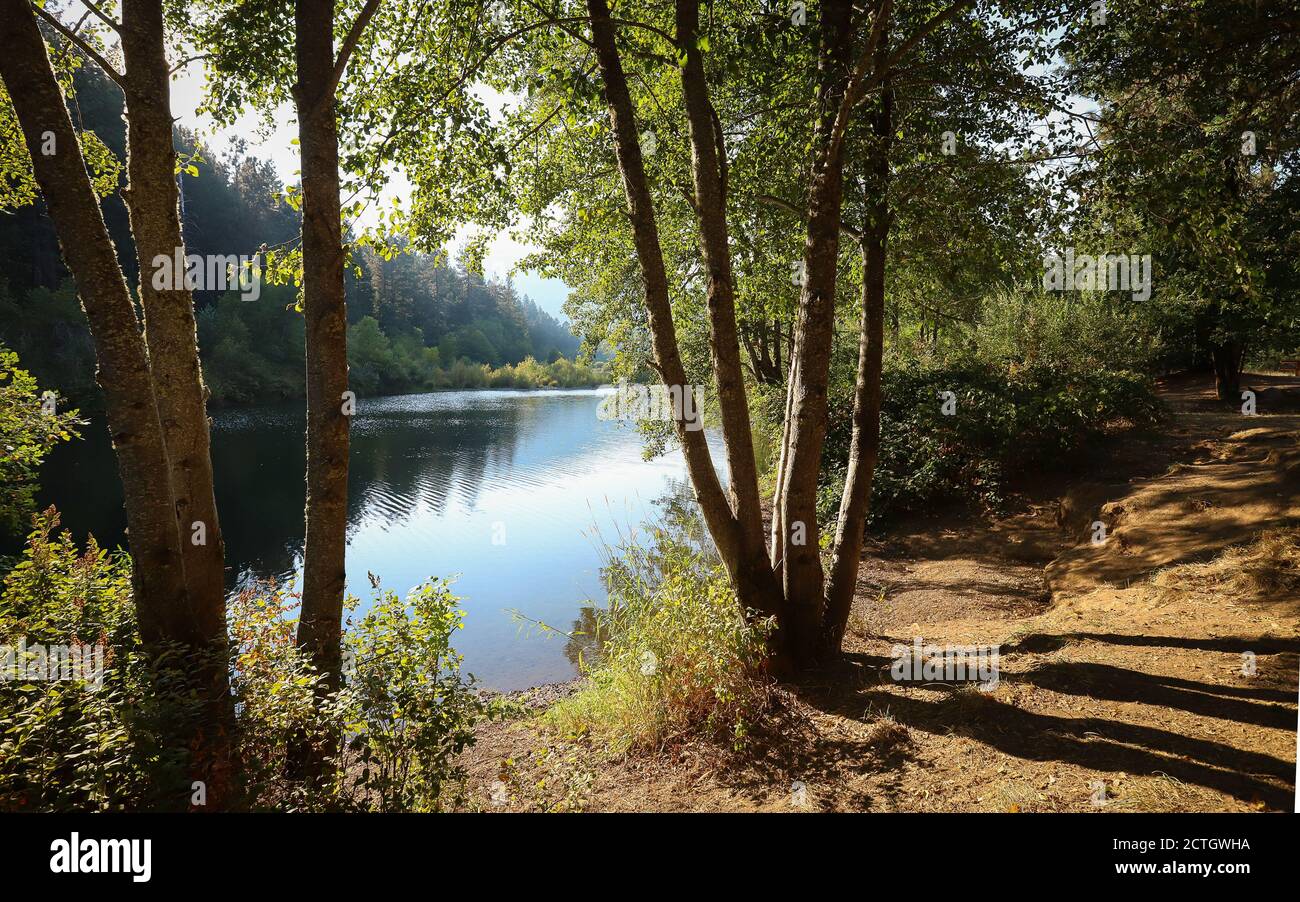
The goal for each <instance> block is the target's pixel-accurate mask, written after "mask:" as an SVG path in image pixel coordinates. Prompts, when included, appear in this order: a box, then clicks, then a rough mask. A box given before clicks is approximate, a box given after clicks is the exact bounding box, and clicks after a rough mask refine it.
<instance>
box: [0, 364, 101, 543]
mask: <svg viewBox="0 0 1300 902" xmlns="http://www.w3.org/2000/svg"><path fill="white" fill-rule="evenodd" d="M43 401H44V402H45V403H48V404H53V405H55V406H54V407H52V408H47V407H45V406H44V405H43ZM57 402H58V399H57V398H56V397H55V396H54V395H53V394H50V395H47V396H45V397H44V398H42V396H41V395H40V394H38V388H37V385H36V380H35V379H33V378H32V376H31V374H30V373H28V372H27V371H26V370H23V369H19V367H18V355H17V354H15V353H14V352H13V351H10V350H9V349H8V348H6V347H4V346H3V345H0V534H5V533H15V532H17V531H18V530H19V528H20V524H21V523H22V522H23V521H24V520H25V519H26V517H27V514H29V513H30V512H31V510H32V506H33V503H34V499H35V496H36V490H37V489H38V488H39V486H38V484H37V481H36V477H37V473H38V471H39V470H40V467H41V462H42V461H43V460H44V459H45V455H46V454H48V453H49V452H50V449H51V448H53V447H54V446H55V445H57V444H58V443H59V442H66V441H68V440H69V439H71V438H74V437H76V436H77V431H76V427H77V425H78V424H79V423H80V422H81V421H80V420H78V419H77V411H76V410H68V411H63V412H59V411H58V408H57Z"/></svg>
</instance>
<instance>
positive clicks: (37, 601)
mask: <svg viewBox="0 0 1300 902" xmlns="http://www.w3.org/2000/svg"><path fill="white" fill-rule="evenodd" d="M57 527H58V515H57V514H56V513H55V512H54V511H53V509H50V510H49V511H47V512H45V513H44V514H42V515H40V516H39V517H37V518H36V523H35V528H34V529H33V531H32V533H31V535H30V536H29V539H28V543H27V546H26V548H25V550H24V553H23V556H22V558H21V560H20V561H19V562H18V564H17V565H16V566H15V567H14V568H13V569H12V570H11V571H10V572H9V574H8V575H7V576H6V578H5V583H4V590H3V594H0V645H9V646H16V645H17V644H18V643H19V641H20V639H21V640H25V646H26V647H27V648H31V647H32V646H34V645H38V644H40V645H50V646H53V645H70V646H99V647H100V648H102V649H103V659H102V660H103V663H104V666H103V669H102V681H99V684H98V685H96V684H95V683H96V681H94V680H92V681H90V682H87V681H85V680H77V679H71V680H57V681H47V680H38V679H32V680H27V679H10V678H8V677H9V676H15V675H21V674H17V673H16V672H15V671H14V670H12V668H10V669H6V670H4V671H3V673H0V676H4V677H5V678H4V679H0V723H3V724H4V731H3V733H0V811H12V810H41V811H84V810H139V809H154V808H168V809H177V808H183V807H185V806H186V805H187V804H188V803H189V801H190V798H191V792H190V788H191V787H190V783H189V781H188V779H187V777H186V772H187V770H186V765H187V760H188V750H187V749H186V748H183V747H176V746H174V745H170V746H169V744H168V742H167V740H166V739H165V737H169V736H176V735H178V733H177V731H176V729H175V724H176V723H178V722H179V723H183V722H186V721H188V719H190V718H193V717H195V716H197V714H198V711H197V709H196V699H198V697H199V696H198V695H197V694H196V693H195V692H194V687H193V686H191V685H188V684H187V682H186V673H187V672H188V671H189V670H190V669H191V668H190V667H189V665H190V664H192V658H185V659H181V658H180V657H178V656H177V655H176V654H175V653H174V652H171V651H169V650H167V649H158V650H152V652H151V653H149V654H146V652H145V649H144V648H143V647H142V645H141V642H140V637H139V633H138V631H137V628H136V622H135V613H134V606H133V603H132V598H131V562H130V559H129V558H128V557H127V556H126V555H125V554H124V553H122V552H105V551H103V550H102V549H100V548H99V546H98V545H96V544H95V542H94V539H93V538H92V539H90V540H89V541H88V544H87V547H86V549H85V551H84V552H83V551H81V550H80V549H79V548H78V547H77V546H76V544H75V543H74V542H73V541H72V539H71V536H70V535H69V534H68V533H66V532H64V533H61V534H59V533H56V530H57ZM354 603H355V601H354ZM296 604H297V601H296V599H295V598H294V597H293V596H291V595H289V594H287V593H285V592H284V591H283V590H281V589H279V588H277V587H275V586H270V585H255V586H250V587H247V588H246V589H245V590H243V591H241V592H240V593H238V594H237V595H235V596H234V597H233V598H232V599H231V602H230V604H229V608H228V625H229V633H230V640H231V645H230V659H229V660H230V668H231V688H232V692H233V694H234V700H235V704H236V714H237V724H238V731H237V736H238V750H239V759H240V761H241V762H242V767H243V772H242V777H243V782H244V784H245V791H246V799H245V804H246V805H247V806H248V807H251V808H276V809H280V810H333V809H346V810H382V811H396V810H421V811H426V810H432V809H436V808H438V807H439V806H440V804H441V799H442V797H443V793H444V791H445V790H446V789H447V788H448V787H449V786H451V785H453V784H454V783H455V782H456V780H457V778H458V775H459V772H458V770H457V768H456V765H455V760H454V759H455V756H456V755H457V754H458V753H459V752H460V751H461V750H462V749H463V748H464V747H465V746H466V745H467V744H469V743H470V742H472V741H473V725H474V723H475V722H476V721H477V720H478V719H479V718H481V717H485V716H496V715H497V714H499V713H500V711H501V710H502V705H501V704H500V703H490V702H488V701H486V700H484V699H482V698H481V697H480V696H479V695H478V694H476V693H475V692H474V691H473V690H472V688H471V686H472V678H471V679H463V678H462V677H461V674H460V656H459V655H457V654H456V652H455V651H454V650H453V649H452V647H451V637H452V634H453V633H454V632H455V630H457V629H459V627H460V623H461V612H460V609H459V607H458V605H457V599H456V598H455V596H453V595H452V594H451V592H450V591H449V589H448V586H447V584H446V583H445V582H438V581H432V582H429V583H426V584H425V585H423V586H420V587H418V588H417V589H415V590H414V591H412V592H411V594H410V595H409V596H408V597H407V598H406V599H405V600H402V599H399V598H398V597H397V595H396V594H395V593H393V592H391V591H389V592H385V593H383V594H382V595H381V596H380V597H379V598H378V599H377V600H376V602H375V604H374V606H373V608H372V609H371V610H370V611H369V612H368V613H367V614H366V615H365V616H364V617H362V618H361V619H360V620H359V621H358V622H357V623H355V624H352V625H351V626H350V629H349V631H348V632H347V633H346V634H345V637H344V648H345V657H346V660H348V661H349V662H351V666H349V667H348V668H346V673H345V682H344V686H343V688H342V689H341V690H340V691H339V692H338V693H337V694H335V695H332V696H322V694H321V693H319V691H318V690H319V679H318V677H317V675H316V673H315V672H314V671H313V670H312V668H311V666H310V665H309V664H308V662H307V659H306V657H305V656H304V655H303V654H302V653H301V652H300V651H299V650H298V648H297V646H296V645H295V643H294V630H295V622H294V620H293V617H292V613H293V610H294V608H295V607H296ZM29 657H30V656H29ZM17 658H18V655H17V654H15V655H14V659H15V660H16V659H17ZM9 663H10V662H9V659H7V658H3V657H0V664H3V665H5V666H8V665H9ZM29 675H30V674H29ZM330 736H343V737H345V738H346V742H345V743H344V745H343V746H342V748H341V750H340V753H339V755H338V757H337V758H335V759H334V760H333V761H332V770H331V772H330V779H327V780H325V781H323V783H321V784H319V785H306V784H302V783H298V782H296V781H293V780H290V779H289V778H287V777H286V773H288V761H289V753H290V749H291V748H292V747H293V744H294V743H296V742H300V741H302V739H303V737H306V738H307V740H308V741H312V742H322V741H324V740H325V739H326V738H328V737H330Z"/></svg>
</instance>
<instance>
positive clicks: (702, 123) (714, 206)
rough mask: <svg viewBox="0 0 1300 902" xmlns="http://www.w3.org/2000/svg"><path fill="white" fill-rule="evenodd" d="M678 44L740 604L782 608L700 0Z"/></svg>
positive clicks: (689, 5)
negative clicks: (771, 555)
mask: <svg viewBox="0 0 1300 902" xmlns="http://www.w3.org/2000/svg"><path fill="white" fill-rule="evenodd" d="M676 27H677V42H678V45H679V47H680V48H681V51H682V52H683V53H684V54H685V63H684V65H683V66H682V67H681V70H682V96H683V99H684V101H685V105H686V120H687V127H688V131H689V133H690V140H691V170H692V174H693V177H694V182H695V210H696V215H697V217H698V218H699V222H700V251H701V253H702V255H703V257H704V265H705V268H706V270H707V271H708V288H707V292H708V294H707V299H708V311H709V339H710V348H711V351H712V357H713V379H714V382H715V384H716V387H717V391H718V407H719V409H720V411H721V418H722V434H723V438H724V440H725V442H726V450H727V466H728V469H729V474H730V495H731V510H732V513H733V515H734V517H735V520H736V522H737V525H738V532H739V539H740V546H741V547H740V562H739V563H740V566H739V574H738V575H739V579H738V580H737V590H738V591H740V593H741V601H742V602H743V603H745V604H746V605H748V606H750V607H753V608H755V609H757V610H760V611H771V610H773V609H776V610H778V611H779V610H780V608H781V604H780V597H779V592H778V589H777V584H776V578H775V575H774V573H773V570H772V567H771V564H770V562H769V559H768V554H767V543H766V541H765V537H764V535H763V509H762V505H761V503H760V501H759V493H758V467H757V465H756V464H755V461H754V434H753V431H752V426H751V423H750V418H749V398H748V396H747V394H746V392H745V375H744V371H743V369H742V367H741V362H740V341H739V337H738V334H737V329H736V284H735V270H734V268H733V267H732V261H731V239H730V237H729V235H728V228H727V197H726V165H727V164H726V157H725V148H724V147H723V143H722V130H721V126H720V124H719V122H718V117H717V114H716V113H715V112H714V109H713V105H712V103H711V102H710V101H709V92H708V84H707V82H706V81H705V76H704V59H703V56H702V54H701V53H700V49H699V46H698V44H699V31H700V4H699V0H677V9H676Z"/></svg>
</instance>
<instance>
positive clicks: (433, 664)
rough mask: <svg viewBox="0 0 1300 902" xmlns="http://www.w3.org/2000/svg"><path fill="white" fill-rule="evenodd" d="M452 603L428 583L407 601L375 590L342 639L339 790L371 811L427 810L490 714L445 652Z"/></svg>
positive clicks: (439, 585)
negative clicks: (343, 676)
mask: <svg viewBox="0 0 1300 902" xmlns="http://www.w3.org/2000/svg"><path fill="white" fill-rule="evenodd" d="M457 602H458V599H457V598H456V596H454V595H452V594H451V590H450V588H449V587H448V585H447V583H446V582H444V581H430V582H427V583H425V584H423V585H421V586H418V587H417V588H415V589H413V590H412V591H411V592H410V593H409V594H408V595H407V596H406V598H405V599H401V598H399V597H398V595H397V594H396V593H395V592H393V591H391V590H389V591H385V592H383V593H382V594H381V595H380V597H379V598H378V599H377V600H376V602H375V604H374V605H373V606H372V607H371V609H370V610H369V611H368V612H366V615H365V616H364V617H362V618H361V620H360V622H358V623H357V624H355V625H354V626H353V627H352V628H351V629H349V630H348V632H347V633H346V634H345V637H344V661H345V673H347V683H346V686H345V687H344V689H343V691H342V692H341V693H340V694H339V697H338V699H337V701H336V709H335V710H336V712H337V713H336V715H335V716H336V720H337V721H338V722H339V724H340V725H341V726H342V727H343V728H344V730H345V731H346V734H347V737H348V738H347V741H346V743H345V745H344V750H343V754H344V760H343V762H342V765H341V767H340V769H339V773H340V777H341V783H342V791H343V792H344V794H345V795H346V796H347V797H348V798H349V799H350V800H351V801H353V802H354V803H360V804H363V805H365V806H366V807H372V808H375V809H377V810H379V811H434V810H437V809H439V808H440V807H442V805H443V790H444V787H445V786H446V785H447V784H449V783H452V782H455V781H457V780H459V779H460V777H461V776H462V774H461V772H460V770H459V768H458V767H457V766H456V757H457V756H458V755H459V754H460V753H461V751H463V750H464V749H465V747H466V746H468V745H470V744H471V743H472V742H473V741H474V732H473V725H474V723H475V721H477V720H478V719H480V718H482V717H490V716H494V715H495V714H497V713H498V712H499V711H500V710H501V708H500V703H488V702H485V701H484V700H483V698H482V697H480V696H479V695H478V694H477V693H475V692H474V691H472V689H471V686H472V677H471V678H468V679H465V678H462V677H461V673H460V665H461V660H462V659H461V656H460V655H459V654H457V653H456V651H455V650H454V649H453V648H452V646H451V636H452V634H453V633H454V632H455V631H456V630H458V629H460V628H461V624H462V621H463V617H464V615H463V613H462V611H461V609H460V607H459V605H458V604H457Z"/></svg>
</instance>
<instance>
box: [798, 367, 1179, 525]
mask: <svg viewBox="0 0 1300 902" xmlns="http://www.w3.org/2000/svg"><path fill="white" fill-rule="evenodd" d="M882 384H883V402H882V404H883V406H882V411H881V423H880V429H881V447H880V458H879V460H878V462H877V465H876V471H875V479H874V481H873V486H872V500H871V511H870V514H869V516H868V519H869V520H870V521H873V522H877V521H880V520H882V519H885V518H887V517H889V516H890V515H892V514H896V513H900V512H904V511H914V510H918V509H921V508H923V507H928V506H931V505H933V504H935V503H945V502H951V501H963V502H967V503H972V504H976V505H979V506H983V507H986V508H992V509H996V508H997V507H998V506H999V505H1001V503H1002V502H1003V500H1004V493H1005V491H1006V486H1007V483H1008V481H1009V480H1010V479H1012V478H1014V477H1015V476H1017V475H1020V474H1022V473H1026V472H1030V471H1043V470H1050V469H1053V468H1060V467H1063V466H1068V465H1069V464H1071V463H1072V462H1073V461H1075V460H1076V459H1077V458H1078V456H1079V454H1080V453H1081V452H1083V451H1084V450H1085V449H1086V448H1087V447H1088V445H1089V444H1090V443H1091V442H1092V441H1094V440H1095V439H1096V438H1097V437H1099V436H1100V435H1102V434H1103V433H1104V432H1105V431H1106V429H1107V428H1108V427H1110V426H1112V425H1114V424H1116V423H1118V422H1128V423H1132V424H1136V425H1148V424H1151V423H1153V422H1155V421H1156V420H1157V419H1158V418H1159V417H1160V414H1161V405H1160V402H1159V401H1158V399H1157V398H1156V397H1155V394H1154V392H1153V391H1152V388H1151V385H1150V382H1149V380H1148V379H1146V378H1145V377H1143V376H1140V375H1137V374H1135V373H1131V372H1127V371H1112V370H1105V369H1073V370H1065V369H1058V368H1056V367H1051V366H1044V365H1035V366H1020V365H1015V364H1013V365H1010V366H997V365H992V364H983V363H978V362H963V363H958V364H952V365H941V364H934V363H930V364H926V363H913V364H910V365H908V366H906V367H899V366H891V367H890V368H889V369H888V370H886V372H885V374H884V377H883V380H882ZM943 392H952V393H953V394H954V395H955V398H956V411H955V413H954V414H953V415H952V416H946V415H944V414H943V413H942V400H941V398H942V394H941V393H943ZM852 412H853V403H852V398H851V397H848V398H844V397H841V398H840V399H838V401H837V402H836V403H835V406H834V408H833V410H832V414H831V422H830V429H829V431H828V433H827V440H826V446H825V451H824V455H823V471H822V472H823V476H822V486H821V499H820V510H819V513H820V514H821V515H822V516H823V517H825V518H827V519H829V518H830V517H832V516H834V514H835V512H837V511H838V508H839V496H840V493H841V491H842V489H843V484H844V468H845V462H846V461H847V459H848V449H849V442H850V439H851V437H852Z"/></svg>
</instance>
